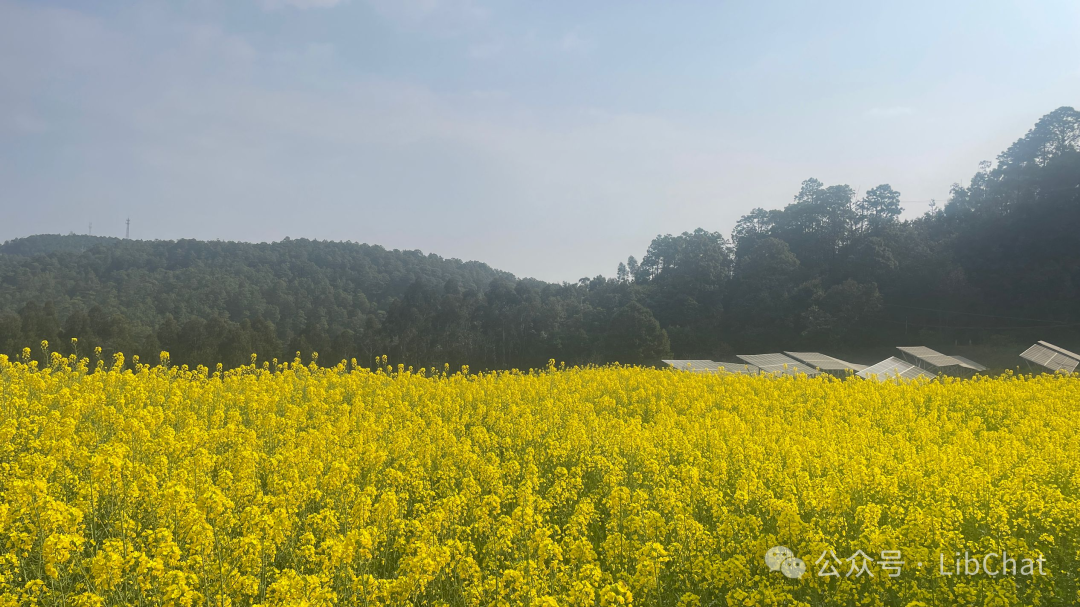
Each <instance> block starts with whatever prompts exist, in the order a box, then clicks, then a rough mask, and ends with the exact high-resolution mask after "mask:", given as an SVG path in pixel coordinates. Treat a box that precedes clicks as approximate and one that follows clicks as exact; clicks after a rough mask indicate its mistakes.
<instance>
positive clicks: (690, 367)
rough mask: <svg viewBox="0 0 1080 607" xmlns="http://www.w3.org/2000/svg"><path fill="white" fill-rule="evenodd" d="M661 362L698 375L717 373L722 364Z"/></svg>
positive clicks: (688, 361)
mask: <svg viewBox="0 0 1080 607" xmlns="http://www.w3.org/2000/svg"><path fill="white" fill-rule="evenodd" d="M661 362H663V363H665V364H667V365H669V366H671V367H674V368H676V369H678V370H680V371H692V372H696V373H708V372H713V373H715V372H716V371H718V370H719V368H720V363H718V362H713V361H711V360H701V359H698V360H664V361H661Z"/></svg>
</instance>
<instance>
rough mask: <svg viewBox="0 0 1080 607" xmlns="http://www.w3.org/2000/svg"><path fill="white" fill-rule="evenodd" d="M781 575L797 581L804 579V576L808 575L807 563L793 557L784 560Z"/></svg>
mask: <svg viewBox="0 0 1080 607" xmlns="http://www.w3.org/2000/svg"><path fill="white" fill-rule="evenodd" d="M780 573H783V574H784V575H785V576H787V577H789V578H791V579H793V580H797V579H799V578H801V577H802V574H804V573H806V563H804V562H803V560H802V559H801V558H798V557H795V556H792V557H789V558H786V559H784V561H783V562H782V563H780Z"/></svg>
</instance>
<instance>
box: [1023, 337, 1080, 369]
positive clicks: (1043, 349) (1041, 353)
mask: <svg viewBox="0 0 1080 607" xmlns="http://www.w3.org/2000/svg"><path fill="white" fill-rule="evenodd" d="M1020 358H1022V359H1024V360H1027V361H1031V362H1033V363H1035V364H1036V365H1039V366H1040V367H1045V368H1047V369H1050V370H1051V371H1066V372H1068V373H1072V372H1073V371H1075V370H1076V367H1077V366H1078V365H1080V355H1078V354H1076V353H1074V352H1069V351H1068V350H1066V349H1065V348H1059V347H1058V346H1055V345H1054V344H1051V343H1048V342H1045V341H1040V342H1039V343H1037V344H1034V345H1032V346H1031V347H1030V348H1028V349H1027V350H1024V351H1023V353H1021V354H1020Z"/></svg>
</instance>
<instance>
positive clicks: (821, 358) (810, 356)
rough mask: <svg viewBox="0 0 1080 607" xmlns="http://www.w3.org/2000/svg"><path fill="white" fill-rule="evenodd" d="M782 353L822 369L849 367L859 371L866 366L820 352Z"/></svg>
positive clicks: (835, 369) (840, 369)
mask: <svg viewBox="0 0 1080 607" xmlns="http://www.w3.org/2000/svg"><path fill="white" fill-rule="evenodd" d="M784 354H787V355H788V356H790V357H792V358H794V359H797V360H800V361H802V362H804V363H806V364H808V365H810V366H811V367H814V368H817V369H820V370H822V371H847V370H849V369H850V370H852V371H861V370H863V369H865V368H866V365H857V364H855V363H849V362H847V361H843V360H840V359H839V358H833V357H832V356H828V355H826V354H822V353H820V352H784Z"/></svg>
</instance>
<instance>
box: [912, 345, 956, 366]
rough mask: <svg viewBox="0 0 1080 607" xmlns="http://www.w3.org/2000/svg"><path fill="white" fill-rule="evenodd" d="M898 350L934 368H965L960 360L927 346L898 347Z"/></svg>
mask: <svg viewBox="0 0 1080 607" xmlns="http://www.w3.org/2000/svg"><path fill="white" fill-rule="evenodd" d="M896 349H897V350H900V351H901V352H903V353H905V354H910V355H911V356H912V357H914V358H915V359H916V360H918V361H920V362H922V363H924V364H927V365H930V366H932V367H938V368H941V367H962V366H963V363H961V362H960V361H959V360H957V359H955V358H953V357H952V356H949V355H947V354H942V353H941V352H938V351H937V350H931V349H930V348H927V347H926V346H900V347H897V348H896Z"/></svg>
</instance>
